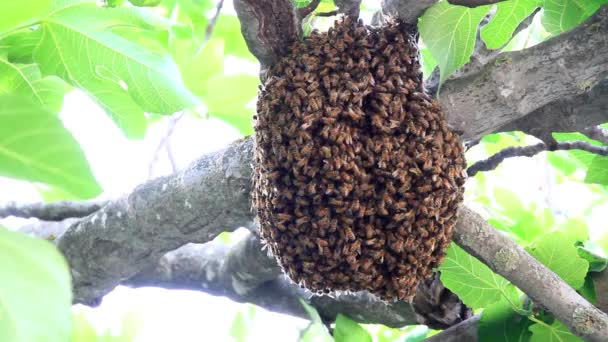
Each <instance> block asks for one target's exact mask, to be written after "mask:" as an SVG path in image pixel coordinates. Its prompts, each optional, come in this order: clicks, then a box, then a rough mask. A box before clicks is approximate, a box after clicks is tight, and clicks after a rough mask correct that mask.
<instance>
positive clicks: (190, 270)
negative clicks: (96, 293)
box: [126, 233, 457, 327]
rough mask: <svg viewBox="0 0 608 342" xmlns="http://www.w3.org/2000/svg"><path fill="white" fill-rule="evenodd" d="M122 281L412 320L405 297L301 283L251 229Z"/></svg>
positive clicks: (293, 309)
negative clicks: (333, 291)
mask: <svg viewBox="0 0 608 342" xmlns="http://www.w3.org/2000/svg"><path fill="white" fill-rule="evenodd" d="M126 284H127V285H129V286H134V287H138V286H161V287H166V288H179V289H190V290H199V291H202V292H206V293H209V294H212V295H216V296H226V297H228V298H230V299H232V300H234V301H236V302H248V303H252V304H256V305H259V306H261V307H263V308H265V309H268V310H272V311H275V312H280V313H284V314H289V315H293V316H299V317H303V318H309V317H308V315H307V314H306V312H305V311H304V310H303V307H302V305H301V304H300V302H299V300H298V299H303V300H305V301H307V302H309V303H310V304H312V305H313V306H315V307H316V308H317V309H318V310H319V313H320V314H321V316H322V317H323V318H325V319H327V320H331V321H333V320H335V318H336V315H337V314H338V313H343V314H347V315H349V316H350V317H352V318H354V319H357V320H359V321H361V322H368V323H381V324H385V325H388V326H392V327H400V326H403V325H408V324H418V321H417V320H416V315H415V313H414V310H413V308H412V306H411V305H410V304H408V303H405V302H402V303H397V304H394V305H386V303H384V302H382V301H380V300H378V299H376V298H374V297H372V296H370V295H366V294H364V293H358V294H349V295H346V294H339V295H336V296H332V297H329V296H319V295H315V294H313V293H311V292H309V291H306V290H304V289H301V288H300V287H299V286H297V285H295V284H293V283H292V282H291V281H290V280H288V279H287V278H286V277H284V276H283V275H282V274H281V270H280V269H279V267H278V266H277V264H276V261H275V259H274V258H271V257H269V256H268V255H267V254H266V253H265V252H263V251H262V249H261V245H260V242H259V240H258V238H257V237H256V236H255V235H254V234H251V233H248V234H246V236H245V237H243V238H242V239H241V240H240V241H239V242H238V243H236V244H234V245H232V246H228V245H225V244H223V243H221V242H217V241H212V242H208V243H206V244H203V245H200V244H188V245H186V246H184V247H181V248H179V249H178V250H176V251H173V252H170V253H168V254H166V255H165V256H163V257H162V258H161V261H160V262H159V263H158V264H157V265H156V266H155V267H152V268H149V269H146V270H144V271H142V272H141V273H140V274H138V275H137V276H135V277H134V278H132V279H130V280H129V281H128V282H126ZM453 323H457V322H453Z"/></svg>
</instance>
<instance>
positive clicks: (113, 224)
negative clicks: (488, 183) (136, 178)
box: [59, 139, 608, 341]
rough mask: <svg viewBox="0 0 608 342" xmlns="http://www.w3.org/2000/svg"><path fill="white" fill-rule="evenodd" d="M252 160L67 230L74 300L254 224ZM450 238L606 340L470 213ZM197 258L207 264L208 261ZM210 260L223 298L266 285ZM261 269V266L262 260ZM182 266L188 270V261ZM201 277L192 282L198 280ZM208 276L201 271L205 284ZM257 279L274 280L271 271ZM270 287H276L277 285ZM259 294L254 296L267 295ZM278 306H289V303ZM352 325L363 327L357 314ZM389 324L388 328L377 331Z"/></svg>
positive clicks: (517, 251)
mask: <svg viewBox="0 0 608 342" xmlns="http://www.w3.org/2000/svg"><path fill="white" fill-rule="evenodd" d="M252 153H253V151H252V141H251V139H245V140H241V141H238V142H236V143H234V144H233V145H231V146H230V147H228V148H227V149H226V150H223V151H219V152H216V153H213V154H210V155H207V156H205V157H203V158H202V159H201V160H200V161H198V162H196V163H195V164H193V166H191V167H190V168H189V169H188V170H186V171H184V172H182V173H179V174H176V175H174V176H170V177H165V178H160V179H157V180H154V181H151V182H149V183H146V184H144V185H142V186H140V187H139V188H138V189H136V190H135V191H134V193H133V194H131V195H130V196H128V197H127V198H125V199H121V200H118V201H116V202H112V203H110V204H109V205H107V206H106V207H104V208H103V209H102V210H100V211H99V212H98V213H96V214H94V215H91V216H89V217H87V218H84V219H82V220H80V221H79V223H76V224H74V225H72V226H71V227H70V228H69V229H68V231H67V232H66V233H65V234H64V235H62V236H61V238H60V240H59V247H60V248H61V250H62V251H63V252H64V254H65V255H66V257H67V258H68V261H69V263H70V265H71V267H72V273H73V276H74V291H75V298H76V301H83V302H89V303H90V302H91V301H95V299H97V298H99V297H101V296H102V295H104V294H105V293H107V292H109V291H110V290H111V289H112V288H113V287H114V286H116V285H118V284H119V283H121V282H125V281H126V280H127V279H128V278H131V277H133V276H134V275H135V274H136V273H137V272H138V271H140V270H142V269H145V268H146V266H150V265H151V264H152V263H154V262H157V261H158V259H159V258H160V257H161V256H162V254H164V253H165V252H168V251H170V250H173V249H175V248H177V247H179V246H181V245H183V244H185V243H187V242H207V241H210V240H211V239H212V238H213V237H215V236H216V235H217V234H218V233H219V232H220V231H222V230H231V229H234V228H236V227H238V226H244V225H249V222H251V220H252V217H253V215H252V213H251V208H250V200H249V192H250V190H251V189H250V177H251V164H250V163H251V155H252ZM188 203H189V204H190V205H188ZM159 217H160V219H159ZM224 227H230V228H224ZM454 239H455V241H456V242H457V243H458V244H459V245H461V246H462V247H463V248H465V249H466V250H467V251H468V252H469V253H471V254H473V255H475V256H476V257H478V258H479V259H480V260H482V261H483V262H484V263H487V264H488V265H489V266H490V267H491V268H492V269H493V270H494V271H496V272H497V273H498V274H501V275H503V276H505V277H506V278H507V279H509V280H510V281H511V282H512V283H513V284H515V285H516V286H518V287H519V288H520V289H522V290H523V291H524V292H526V293H527V294H528V295H529V296H530V298H532V299H533V300H534V301H535V302H537V303H539V304H540V305H543V306H544V307H546V308H548V309H549V310H550V311H551V312H552V313H553V314H554V315H555V316H556V317H557V318H558V319H559V320H560V321H562V322H564V324H566V325H567V326H568V327H570V328H571V329H572V330H573V332H575V333H577V334H578V335H580V336H583V337H586V338H587V339H589V340H591V341H607V340H608V317H607V316H606V315H605V314H603V313H602V312H601V311H599V310H598V309H596V308H595V307H593V306H592V305H591V304H589V303H588V302H587V301H585V300H584V299H583V298H582V297H581V296H580V295H578V294H577V293H576V291H574V290H573V289H572V288H571V287H569V286H568V285H567V284H565V283H564V282H563V281H562V280H561V279H559V277H558V276H557V275H555V274H554V273H553V272H551V271H550V270H548V269H547V268H546V267H544V266H543V265H541V264H540V263H539V262H538V261H536V259H534V258H533V257H531V256H530V255H529V254H527V253H526V252H525V251H524V250H523V249H522V248H521V247H519V246H518V245H517V244H515V243H514V242H513V241H511V240H510V239H508V238H507V237H505V236H504V235H502V234H500V233H499V232H497V231H495V230H494V229H493V228H492V227H491V226H489V225H488V224H487V223H486V222H485V221H484V220H483V219H482V218H481V217H480V216H479V215H477V214H475V213H473V212H472V211H471V210H470V209H468V208H462V209H461V210H460V218H459V220H458V223H457V225H456V227H455V231H454ZM246 246H247V245H246ZM249 246H251V245H249ZM250 248H251V247H250ZM245 250H247V248H245ZM213 253H215V252H213ZM198 254H199V255H203V257H204V253H198ZM225 254H226V255H233V256H234V257H235V258H237V257H236V255H238V253H236V252H234V254H230V253H228V252H226V253H225ZM178 255H179V254H178ZM244 255H247V253H245V254H244ZM497 255H498V257H497ZM211 260H216V261H215V262H216V264H215V265H216V266H213V267H214V268H212V269H214V270H215V271H213V273H214V274H216V273H217V274H218V275H217V276H218V277H219V274H220V273H221V271H222V270H223V272H224V273H225V274H226V275H222V276H221V277H223V278H221V279H223V280H221V281H219V282H218V284H221V285H222V288H226V289H227V290H224V291H233V292H235V293H237V294H238V293H239V292H237V291H240V293H246V292H247V291H248V290H249V289H251V288H253V287H254V285H257V284H260V283H263V280H266V278H265V276H264V277H262V278H261V280H251V279H250V278H249V277H247V275H246V274H245V273H243V274H241V275H239V277H240V278H236V282H235V284H237V287H236V288H234V287H232V286H231V287H227V286H226V284H228V282H229V283H230V284H232V281H233V279H232V276H231V275H230V272H227V271H226V269H227V268H230V267H236V268H237V269H238V268H240V269H242V270H250V269H255V267H254V266H252V264H251V263H250V262H252V261H253V260H256V259H255V258H249V257H247V258H245V260H241V261H218V260H223V259H222V258H221V257H220V256H214V257H212V258H211ZM257 260H258V261H257V262H258V263H259V262H260V261H259V259H257ZM262 260H264V259H262ZM261 264H262V265H267V263H264V262H263V261H262V262H261ZM183 265H186V266H187V265H189V264H188V263H187V262H184V263H183ZM230 265H233V266H230ZM180 267H184V266H180ZM201 272H202V271H199V272H198V273H196V272H192V274H194V275H196V274H198V275H199V277H200V276H201V275H202V274H203V273H201ZM188 273H189V272H188ZM207 274H208V273H207V272H206V271H205V272H204V275H205V276H207ZM262 274H263V275H265V274H269V276H268V277H270V274H272V272H270V271H269V272H268V273H266V272H262ZM184 275H187V273H186V274H184ZM136 279H137V278H136ZM161 279H162V278H161ZM249 281H251V282H249ZM264 285H266V284H264ZM268 285H269V286H270V285H272V284H268ZM273 286H280V284H276V283H274V285H273ZM281 286H282V287H281V288H283V289H285V291H295V289H294V288H293V287H289V286H285V285H281ZM259 288H260V291H263V290H265V289H267V287H266V286H259ZM237 289H240V290H237ZM218 291H221V290H218ZM276 291H278V290H276V289H275V290H273V291H270V292H269V293H273V292H276ZM281 298H286V299H285V300H286V301H287V300H289V298H288V297H287V296H283V297H281ZM366 298H367V299H366ZM291 300H293V299H291ZM365 300H369V301H371V300H373V298H372V297H371V296H366V295H345V296H341V297H337V298H330V297H319V298H318V299H316V300H315V301H313V304H314V305H315V306H317V307H319V308H323V310H325V315H328V316H330V317H332V316H333V315H334V314H337V313H338V312H340V311H341V310H350V311H353V310H354V309H353V308H352V306H353V305H360V303H361V301H365ZM251 301H253V300H251ZM268 305H271V304H268ZM285 305H287V304H285ZM396 305H408V304H405V303H398V304H396ZM386 310H390V309H389V308H386V307H380V308H378V311H374V315H382V314H383V312H386ZM370 312H371V311H370ZM404 312H405V311H404ZM361 317H366V318H369V317H367V316H361ZM383 317H386V315H384V316H383ZM403 317H405V316H403ZM353 318H355V319H360V320H363V318H360V317H359V316H357V315H354V316H353ZM405 318H407V317H405ZM410 318H411V317H410ZM371 320H372V319H370V321H371ZM392 322H394V321H392ZM392 322H391V321H390V320H388V319H387V320H386V321H385V322H383V323H384V324H392ZM399 322H403V320H399ZM410 322H411V321H410Z"/></svg>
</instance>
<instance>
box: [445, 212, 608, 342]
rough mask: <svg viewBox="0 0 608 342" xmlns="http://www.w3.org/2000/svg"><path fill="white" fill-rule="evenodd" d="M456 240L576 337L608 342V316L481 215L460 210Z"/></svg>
mask: <svg viewBox="0 0 608 342" xmlns="http://www.w3.org/2000/svg"><path fill="white" fill-rule="evenodd" d="M459 215H460V217H459V220H458V223H457V226H456V228H455V232H454V241H455V242H456V243H457V244H458V245H459V246H460V247H462V248H463V249H464V250H466V251H467V252H469V253H470V254H471V255H473V256H475V257H476V258H478V259H479V260H480V261H482V262H483V263H485V264H486V265H488V266H489V267H490V268H491V269H492V270H493V271H494V272H496V273H498V274H500V275H502V276H503V277H505V278H506V279H508V280H509V281H511V283H513V285H515V286H517V287H518V288H520V289H521V290H522V291H523V292H524V293H526V295H528V297H530V298H531V299H532V300H533V301H534V302H536V303H539V304H540V305H542V306H544V307H546V308H547V310H548V311H550V312H551V313H552V314H553V315H554V316H555V317H556V318H557V319H558V320H560V321H561V322H562V323H564V324H565V325H566V326H567V327H568V328H569V329H570V330H571V331H572V332H573V333H574V334H576V335H577V336H580V337H582V338H584V339H585V340H587V341H598V342H599V341H608V315H606V314H605V313H603V312H602V311H600V310H598V309H597V308H596V307H594V306H593V305H591V304H590V303H589V302H588V301H586V300H585V299H584V298H583V297H581V295H579V294H578V293H577V292H576V291H575V290H574V289H573V288H572V287H570V286H569V285H568V284H566V283H565V282H564V281H563V280H562V279H561V278H560V277H559V276H557V274H555V273H553V272H552V271H551V270H549V269H547V268H546V267H545V266H544V265H542V264H541V263H540V262H539V261H538V260H536V259H535V258H533V257H532V256H531V255H530V254H528V253H527V252H526V251H525V250H524V249H523V248H522V247H521V246H519V245H518V244H516V243H515V242H514V241H513V240H511V239H509V238H508V237H507V236H506V235H504V234H502V233H500V232H498V231H497V230H495V229H494V228H493V227H492V226H491V225H490V224H488V223H487V222H486V221H485V220H484V219H483V218H482V217H481V216H480V215H479V214H476V213H475V212H473V211H471V210H470V209H468V208H462V209H461V210H460V214H459Z"/></svg>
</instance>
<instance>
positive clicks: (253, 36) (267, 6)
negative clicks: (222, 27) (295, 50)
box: [234, 0, 300, 69]
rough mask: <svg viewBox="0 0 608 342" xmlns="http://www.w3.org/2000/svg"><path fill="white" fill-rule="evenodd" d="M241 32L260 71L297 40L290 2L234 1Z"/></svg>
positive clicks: (295, 18) (293, 13)
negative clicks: (260, 65) (258, 62)
mask: <svg viewBox="0 0 608 342" xmlns="http://www.w3.org/2000/svg"><path fill="white" fill-rule="evenodd" d="M234 9H235V10H236V13H237V15H238V17H239V20H240V22H241V32H242V33H243V37H244V38H245V42H247V47H248V48H249V51H251V53H252V54H253V55H254V56H255V57H256V58H257V59H258V60H259V61H260V64H262V69H265V68H267V67H268V66H270V65H272V64H273V63H274V62H275V61H276V60H277V59H278V58H280V57H281V56H283V55H285V54H286V53H287V51H288V49H289V46H290V45H291V43H293V42H295V41H296V40H298V39H299V37H300V34H299V32H300V28H299V27H298V25H299V20H298V17H297V14H296V10H295V8H294V6H293V4H292V2H291V0H265V1H258V0H234Z"/></svg>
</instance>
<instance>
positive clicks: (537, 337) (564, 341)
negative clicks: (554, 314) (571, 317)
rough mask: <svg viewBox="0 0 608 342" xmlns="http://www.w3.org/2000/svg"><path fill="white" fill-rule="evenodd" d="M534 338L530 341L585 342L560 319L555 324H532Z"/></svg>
mask: <svg viewBox="0 0 608 342" xmlns="http://www.w3.org/2000/svg"><path fill="white" fill-rule="evenodd" d="M530 331H531V332H532V338H531V339H530V342H583V340H582V339H580V338H578V337H576V336H575V335H574V334H572V333H571V332H570V330H568V328H567V327H566V326H565V325H563V324H562V322H560V321H557V320H556V321H555V322H553V324H551V325H548V324H541V323H536V324H532V325H531V326H530Z"/></svg>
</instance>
